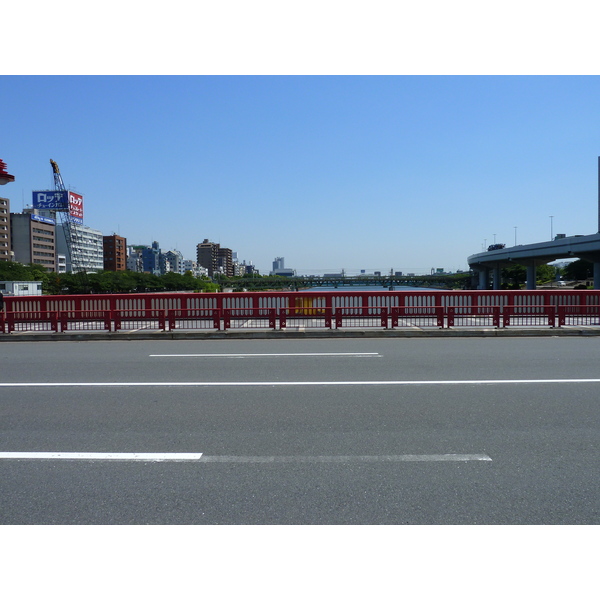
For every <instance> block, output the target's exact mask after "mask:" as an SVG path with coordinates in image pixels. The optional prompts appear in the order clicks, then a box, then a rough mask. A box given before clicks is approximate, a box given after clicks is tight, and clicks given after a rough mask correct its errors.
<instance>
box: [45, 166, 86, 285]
mask: <svg viewBox="0 0 600 600" xmlns="http://www.w3.org/2000/svg"><path fill="white" fill-rule="evenodd" d="M50 164H51V165H52V172H53V174H54V189H55V191H56V192H59V193H60V195H61V198H62V199H61V203H60V208H57V209H56V212H57V213H58V215H59V220H60V224H61V225H62V229H63V233H64V235H65V242H66V245H67V253H68V257H67V258H68V259H69V261H70V263H71V272H72V273H81V279H82V284H85V283H86V280H87V276H86V273H85V268H84V267H83V265H82V260H81V249H82V244H81V234H80V231H79V228H78V227H77V223H76V222H75V221H74V219H73V217H72V216H71V214H70V204H69V192H68V191H67V189H66V188H65V184H64V182H63V179H62V175H61V174H60V169H59V168H58V164H57V163H56V161H54V160H52V159H50Z"/></svg>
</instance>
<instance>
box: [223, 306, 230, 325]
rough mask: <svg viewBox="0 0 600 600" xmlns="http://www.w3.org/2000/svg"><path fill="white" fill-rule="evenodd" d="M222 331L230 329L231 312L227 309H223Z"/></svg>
mask: <svg viewBox="0 0 600 600" xmlns="http://www.w3.org/2000/svg"><path fill="white" fill-rule="evenodd" d="M223 329H225V330H227V329H231V310H230V309H229V308H224V309H223Z"/></svg>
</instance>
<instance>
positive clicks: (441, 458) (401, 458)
mask: <svg viewBox="0 0 600 600" xmlns="http://www.w3.org/2000/svg"><path fill="white" fill-rule="evenodd" d="M491 460H492V459H491V458H490V457H489V456H488V455H487V454H396V455H393V454H392V455H382V456H377V455H375V456H206V455H204V456H203V457H202V461H201V462H227V463H313V462H318V463H345V462H370V463H373V462H466V461H491Z"/></svg>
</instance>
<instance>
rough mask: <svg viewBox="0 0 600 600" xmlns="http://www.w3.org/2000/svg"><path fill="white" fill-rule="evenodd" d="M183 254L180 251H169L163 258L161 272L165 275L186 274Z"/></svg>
mask: <svg viewBox="0 0 600 600" xmlns="http://www.w3.org/2000/svg"><path fill="white" fill-rule="evenodd" d="M183 263H184V260H183V254H181V252H179V250H169V251H168V252H164V253H163V254H162V256H161V270H162V272H163V273H179V274H180V275H183V274H184V273H185V268H184V265H183Z"/></svg>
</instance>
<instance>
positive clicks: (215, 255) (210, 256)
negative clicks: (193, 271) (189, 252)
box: [196, 239, 221, 277]
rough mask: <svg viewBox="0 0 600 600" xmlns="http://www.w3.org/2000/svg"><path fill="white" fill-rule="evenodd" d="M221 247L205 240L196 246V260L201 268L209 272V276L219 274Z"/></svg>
mask: <svg viewBox="0 0 600 600" xmlns="http://www.w3.org/2000/svg"><path fill="white" fill-rule="evenodd" d="M220 248H221V246H220V245H219V244H215V243H213V242H209V241H208V240H207V239H205V240H204V241H203V242H202V243H201V244H198V245H197V246H196V260H197V261H198V264H199V265H200V266H201V267H204V268H205V269H206V270H207V271H208V276H209V277H212V276H213V275H214V274H215V273H218V272H219V250H220Z"/></svg>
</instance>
